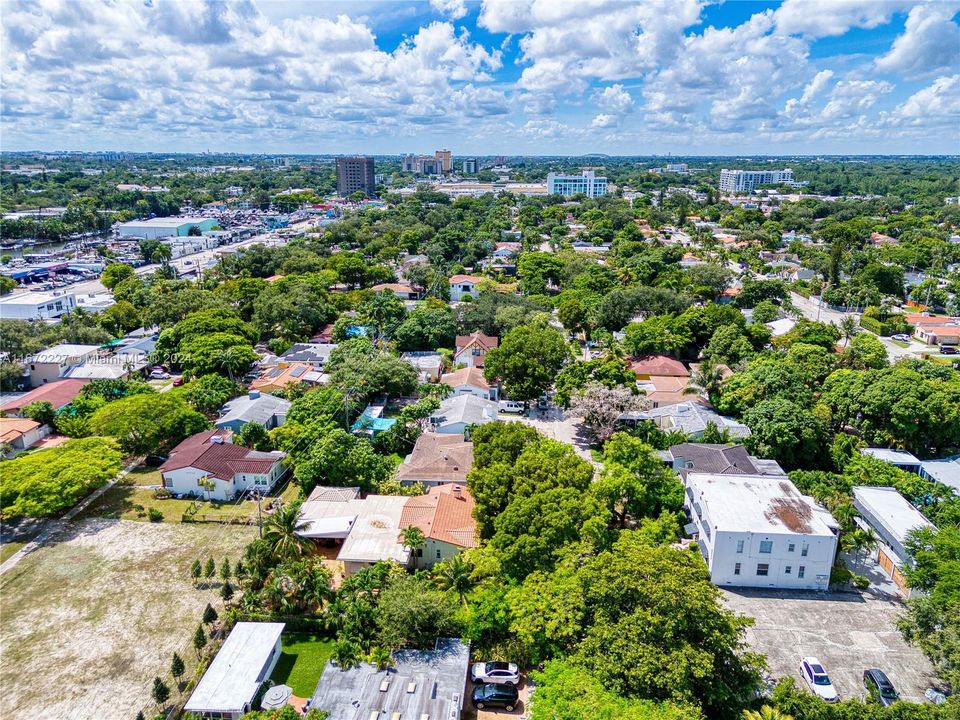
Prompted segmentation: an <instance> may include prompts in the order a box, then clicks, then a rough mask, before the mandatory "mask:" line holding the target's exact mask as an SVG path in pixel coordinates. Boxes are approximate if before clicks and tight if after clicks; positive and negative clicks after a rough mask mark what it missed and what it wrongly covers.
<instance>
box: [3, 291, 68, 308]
mask: <svg viewBox="0 0 960 720" xmlns="http://www.w3.org/2000/svg"><path fill="white" fill-rule="evenodd" d="M68 297H74V298H75V297H76V295H75V294H74V293H72V292H62V291H58V292H25V293H18V294H17V295H8V296H7V297H4V298H0V305H30V306H33V305H45V304H46V303H50V302H54V301H55V300H64V299H66V298H68Z"/></svg>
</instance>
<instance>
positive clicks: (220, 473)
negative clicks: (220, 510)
mask: <svg viewBox="0 0 960 720" xmlns="http://www.w3.org/2000/svg"><path fill="white" fill-rule="evenodd" d="M230 435H231V433H230V431H229V430H221V429H219V428H218V429H216V430H207V431H205V432H202V433H197V434H196V435H191V436H190V437H188V438H187V439H186V440H184V441H183V442H181V443H180V444H179V445H177V446H176V447H175V448H174V449H173V450H172V451H171V452H170V457H169V458H167V461H166V462H165V463H163V465H161V466H160V474H161V475H162V476H163V486H164V487H165V488H166V489H167V490H169V491H170V492H172V493H173V494H174V495H188V496H194V497H204V498H209V499H211V500H220V501H226V500H232V499H233V498H234V497H235V496H236V495H237V493H242V492H245V491H248V490H257V491H259V492H260V493H267V492H269V491H270V489H271V488H272V487H273V486H274V485H275V484H276V482H277V480H279V479H280V478H281V477H283V474H284V473H285V472H286V468H285V467H284V465H283V459H284V458H285V457H286V453H282V452H279V451H276V450H275V451H273V452H259V451H257V450H249V449H248V448H245V447H243V446H242V445H234V444H233V443H231V442H230ZM204 480H206V481H207V482H210V483H212V486H211V487H206V488H205V487H203V486H202V485H201V482H202V481H204Z"/></svg>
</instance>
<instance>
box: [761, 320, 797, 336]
mask: <svg viewBox="0 0 960 720" xmlns="http://www.w3.org/2000/svg"><path fill="white" fill-rule="evenodd" d="M796 324H797V321H796V320H794V319H793V318H780V319H779V320H773V321H771V322H768V323H767V327H768V328H770V335H771V336H773V337H780V336H781V335H786V334H787V333H788V332H790V331H791V330H793V328H794V326H796Z"/></svg>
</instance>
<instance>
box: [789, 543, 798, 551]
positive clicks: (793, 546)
mask: <svg viewBox="0 0 960 720" xmlns="http://www.w3.org/2000/svg"><path fill="white" fill-rule="evenodd" d="M796 549H797V544H796V543H790V544H789V545H787V552H793V551H794V550H796Z"/></svg>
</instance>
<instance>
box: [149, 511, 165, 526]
mask: <svg viewBox="0 0 960 720" xmlns="http://www.w3.org/2000/svg"><path fill="white" fill-rule="evenodd" d="M147 517H148V518H149V519H150V522H153V523H155V522H163V513H162V512H160V511H159V510H157V509H156V508H150V509H149V510H148V511H147Z"/></svg>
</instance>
